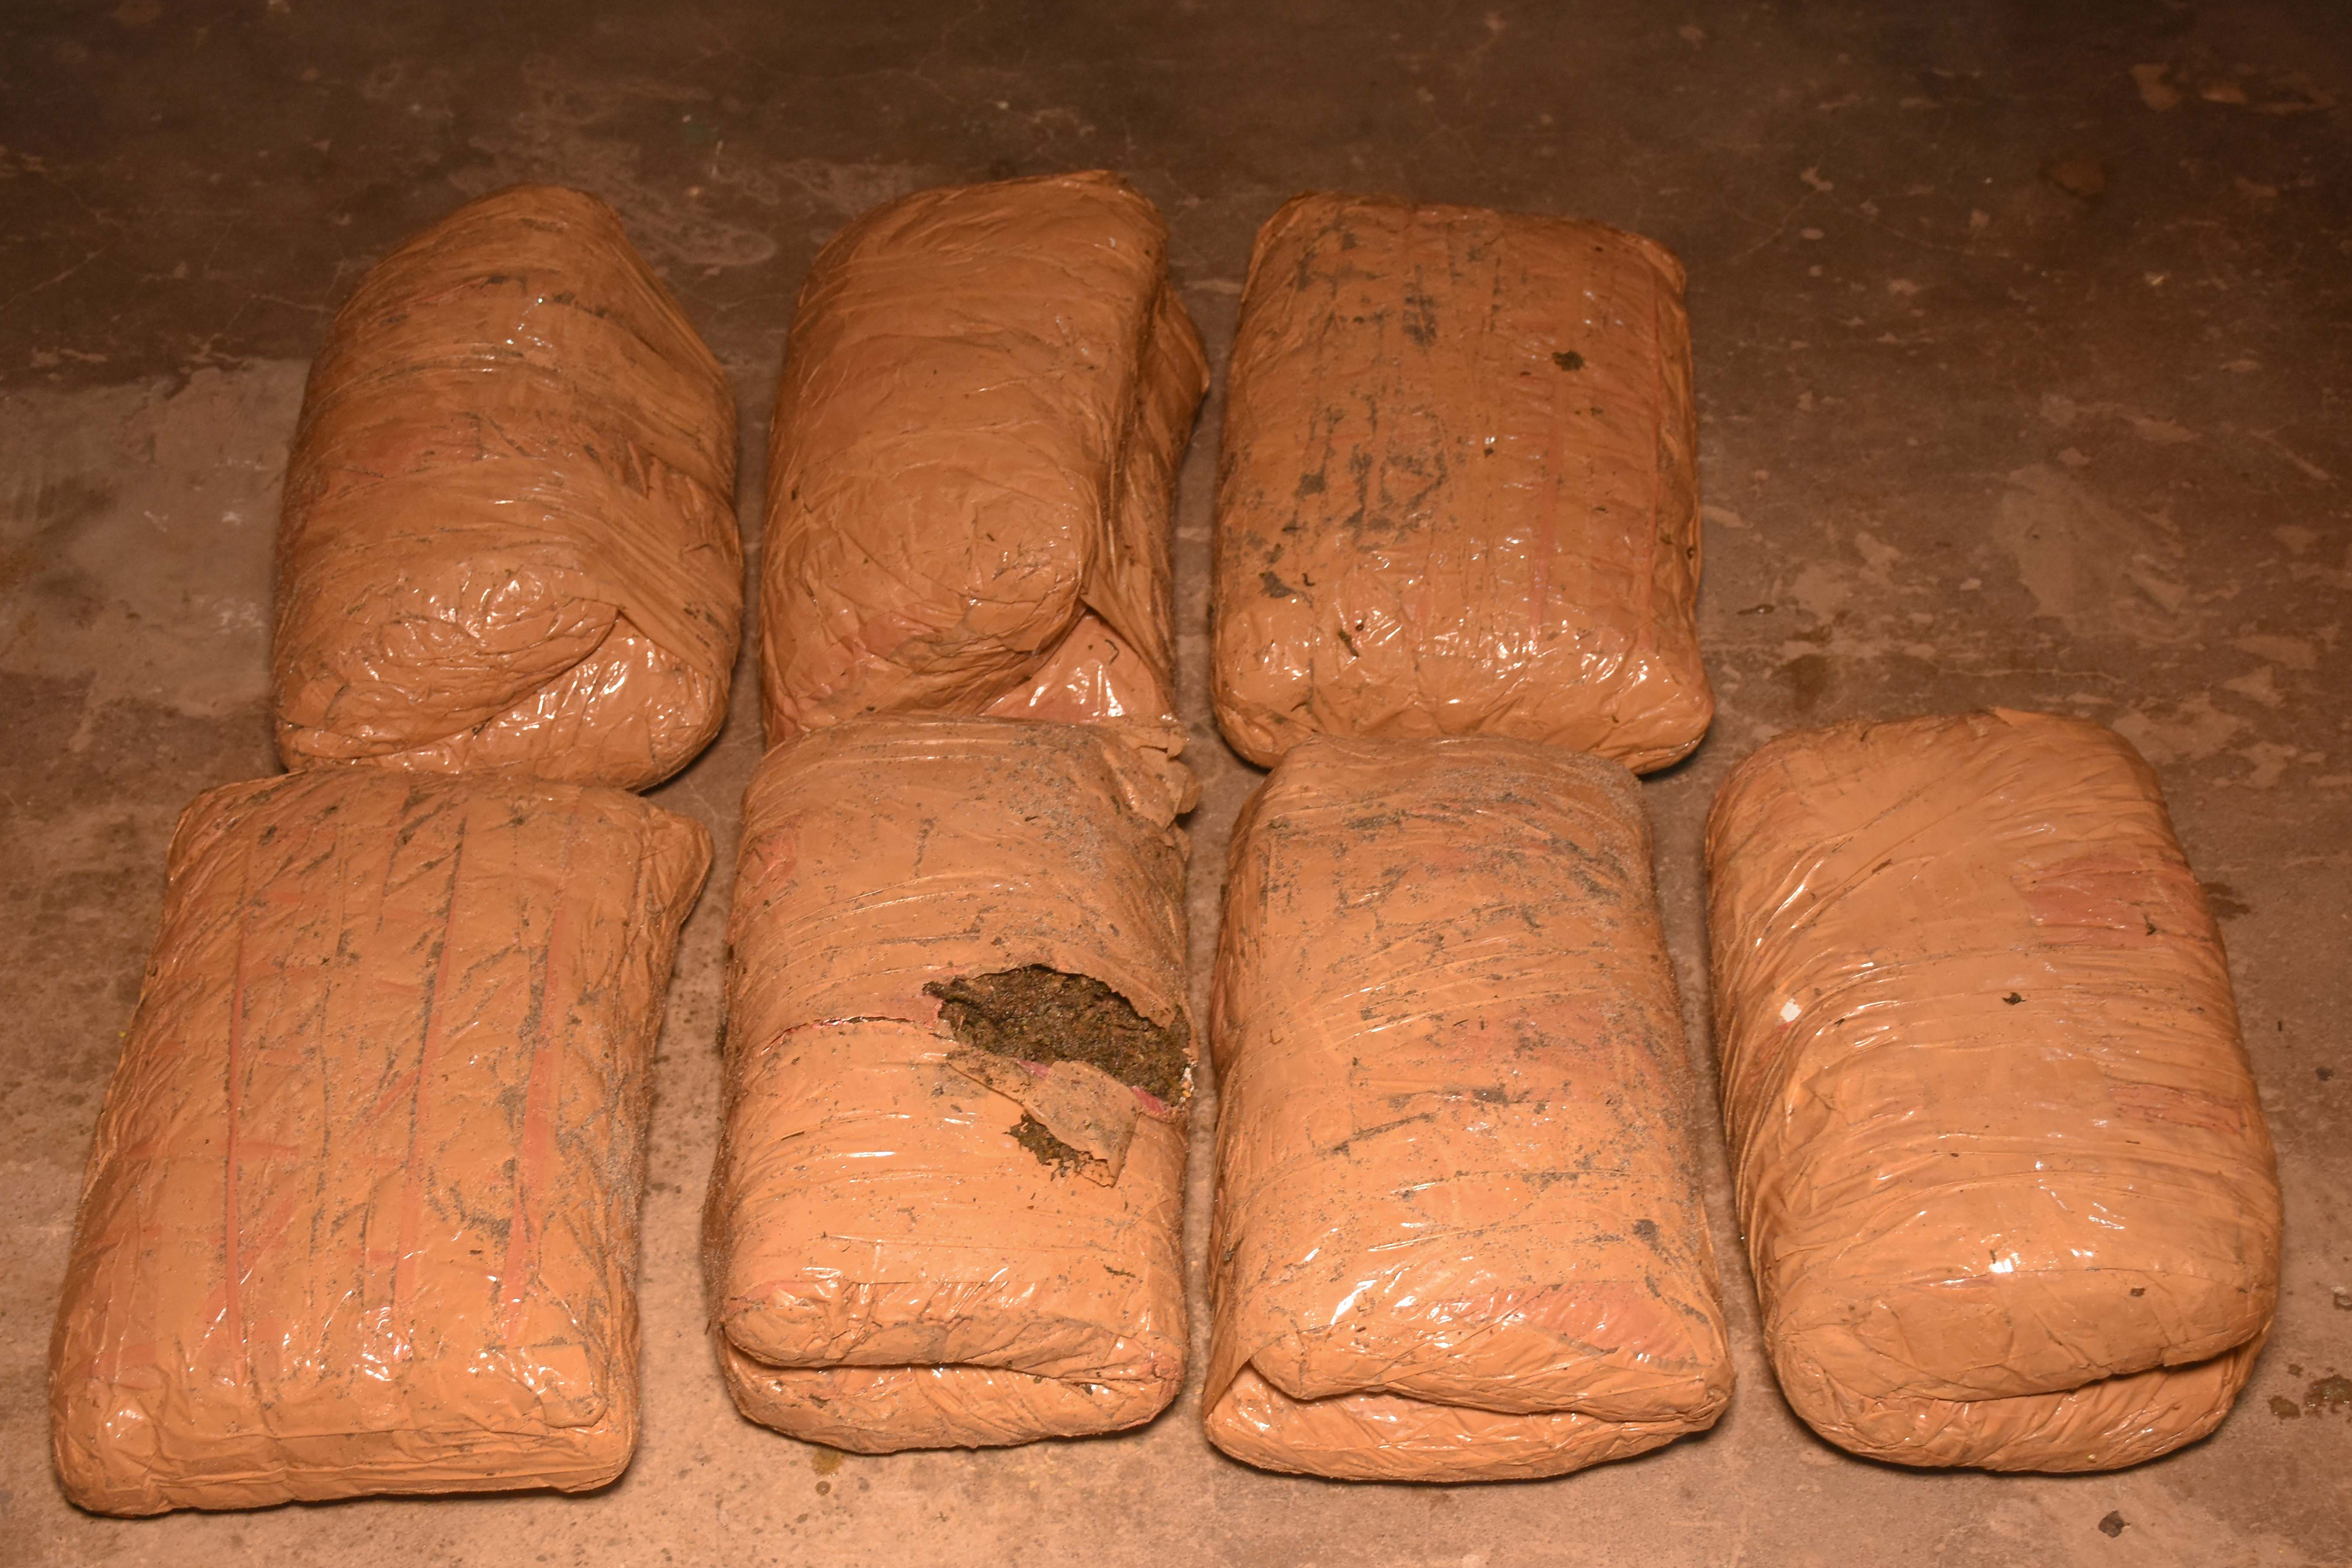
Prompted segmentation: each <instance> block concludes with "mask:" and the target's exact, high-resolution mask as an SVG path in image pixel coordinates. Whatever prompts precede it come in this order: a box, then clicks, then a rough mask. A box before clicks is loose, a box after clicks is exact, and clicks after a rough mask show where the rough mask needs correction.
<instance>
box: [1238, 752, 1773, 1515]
mask: <svg viewBox="0 0 2352 1568" xmlns="http://www.w3.org/2000/svg"><path fill="white" fill-rule="evenodd" d="M1212 1017H1213V1027H1214V1031H1215V1037H1214V1043H1215V1049H1216V1057H1217V1073H1218V1079H1217V1081H1218V1095H1219V1113H1218V1122H1217V1197H1216V1209H1215V1218H1214V1221H1213V1229H1212V1235H1211V1239H1210V1254H1209V1257H1210V1274H1211V1283H1212V1288H1213V1295H1214V1301H1215V1318H1214V1321H1213V1330H1212V1333H1211V1338H1210V1350H1209V1374H1208V1380H1207V1385H1206V1388H1205V1390H1204V1392H1203V1394H1202V1410H1203V1413H1204V1418H1205V1420H1206V1423H1207V1426H1208V1431H1209V1436H1210V1437H1211V1439H1212V1440H1213V1441H1214V1442H1215V1443H1216V1445H1217V1446H1218V1447H1221V1448H1223V1449H1224V1450H1225V1451H1226V1452H1227V1453H1229V1454H1232V1455H1234V1457H1235V1458H1242V1459H1246V1460H1248V1461H1249V1462H1251V1463H1252V1464H1255V1465H1261V1466H1265V1467H1266V1468H1272V1469H1281V1470H1303V1471H1307V1472H1311V1473H1313V1474H1317V1475H1325V1476H1338V1477H1346V1478H1352V1479H1384V1480H1431V1481H1466V1480H1493V1479H1508V1478H1519V1477H1532V1476H1550V1475H1559V1474H1562V1473H1564V1472H1566V1471H1569V1470H1574V1469H1579V1468H1583V1467H1585V1466H1587V1465H1593V1464H1599V1463H1601V1462H1602V1461H1604V1460H1609V1459H1618V1458H1625V1457H1627V1456H1629V1455H1633V1454H1638V1453H1641V1452H1643V1450H1645V1449H1649V1448H1654V1447H1658V1446H1659V1445H1660V1444H1663V1443H1667V1442H1670V1441H1672V1440H1673V1439H1674V1438H1675V1437H1678V1436H1683V1435H1684V1434H1685V1433H1689V1432H1696V1431H1699V1430H1702V1429H1704V1428H1706V1427H1707V1426H1712V1425H1713V1424H1714V1422H1715V1419H1716V1417H1717V1415H1719V1414H1720V1413H1721V1412H1722V1409H1723V1407H1724V1405H1725V1402H1726V1401H1727V1399H1728V1398H1729V1396H1730V1393H1731V1384H1732V1369H1731V1363H1730V1359H1729V1354H1728V1351H1727V1345H1726V1342H1725V1335H1724V1324H1723V1313H1722V1309H1721V1305H1720V1303H1719V1300H1718V1299H1717V1287H1716V1271H1715V1258H1714V1251H1713V1248H1712V1247H1711V1246H1710V1244H1709V1242H1708V1239H1707V1232H1706V1210H1705V1207H1704V1205H1703V1204H1702V1202H1701V1199H1700V1196H1699V1193H1698V1188H1697V1181H1696V1163H1695V1161H1694V1159H1693V1157H1692V1152H1691V1142H1690V1127H1691V1125H1692V1121H1693V1105H1692V1099H1693V1093H1694V1091H1693V1089H1692V1085H1691V1079H1690V1071H1689V1067H1688V1063H1687V1061H1686V1059H1685V1054H1684V1043H1683V1040H1684V1037H1683V1025H1682V1016H1681V1011H1680V1007H1679V1005H1678V1002H1677V998H1676V994H1675V981H1674V973H1673V970H1672V968H1671V967H1670V965H1669V964H1668V962H1667V959H1666V951H1665V945H1664V936H1663V934H1662V933H1661V931H1660V929H1659V923H1658V914H1657V907H1656V900H1655V896H1654V892H1653V890H1652V884H1651V879H1650V833H1649V826H1648V823H1647V820H1646V819H1645V818H1644V816H1643V811H1642V805H1641V800H1640V797H1639V786H1638V785H1636V784H1634V782H1633V778H1632V776H1631V775H1630V774H1629V773H1626V771H1625V770H1624V769H1623V768H1622V767H1621V766H1619V765H1618V764H1616V763H1611V762H1606V761H1603V760H1601V759H1600V758H1597V757H1593V756H1590V755H1585V754H1580V753H1577V752H1564V751H1559V750H1556V749H1553V748H1550V747H1546V746H1542V745H1538V744H1536V743H1534V742H1526V741H1517V740H1509V739H1505V738H1502V737H1484V736H1481V737H1466V738H1460V739H1450V740H1436V741H1368V740H1358V739H1341V738H1335V737H1310V738H1309V739H1307V740H1306V741H1303V742H1300V743H1299V745H1298V746H1297V747H1296V748H1295V749H1293V750H1292V751H1291V752H1290V753H1289V754H1288V755H1287V756H1286V758H1285V759H1284V760H1283V762H1282V763H1281V764H1280V765H1279V766H1278V767H1277V768H1276V770H1275V773H1274V776H1273V777H1272V778H1270V779H1269V780H1267V782H1266V784H1265V787H1264V788H1263V789H1262V790H1261V791H1260V792H1259V794H1258V795H1257V796H1256V798H1255V800H1253V801H1252V802H1251V803H1250V805H1249V806H1248V807H1247V808H1246V809H1245V810H1244V813H1243V815H1242V819H1241V821H1240V822H1239V823H1238V824H1237V825H1236V826H1235V827H1234V840H1233V857H1232V868H1231V876H1230V878H1229V879H1228V882H1227V886H1226V894H1225V922H1224V928H1223V933H1222V936H1221V939H1220V947H1219V952H1218V957H1217V981H1216V1001H1215V1003H1214V1005H1213V1014H1212Z"/></svg>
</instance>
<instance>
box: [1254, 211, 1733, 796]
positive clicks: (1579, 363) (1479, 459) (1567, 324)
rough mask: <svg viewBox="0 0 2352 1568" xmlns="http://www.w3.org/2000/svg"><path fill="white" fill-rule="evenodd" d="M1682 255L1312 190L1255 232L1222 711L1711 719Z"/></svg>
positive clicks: (1343, 721)
mask: <svg viewBox="0 0 2352 1568" xmlns="http://www.w3.org/2000/svg"><path fill="white" fill-rule="evenodd" d="M1682 294H1683V272H1682V268H1681V266H1680V265H1679V264H1678V263H1677V262H1676V261H1675V258H1673V257H1672V256H1670V255H1668V254H1667V253H1666V252H1665V251H1664V250H1663V249H1661V248H1659V247H1657V246H1656V245H1654V244H1652V243H1651V242H1650V241H1648V240H1646V239H1643V238H1640V237H1636V236H1633V235H1629V234H1623V233H1620V232H1619V231H1617V230H1615V229H1611V228H1604V227H1602V226H1600V225H1597V224H1590V223H1577V222H1571V221H1570V220H1568V219H1564V218H1552V217H1536V216H1520V215H1516V214H1505V213H1495V212H1486V211H1482V210H1480V209H1477V208H1474V207H1450V206H1414V205H1411V204H1410V203H1407V202H1404V201H1402V200H1398V199H1395V198H1391V197H1377V196H1347V195H1304V196H1300V197H1298V198H1297V200H1295V201H1293V202H1291V203H1290V204H1289V205H1287V206H1285V207H1284V208H1283V209H1282V210H1281V211H1280V212H1278V213H1276V215H1275V216H1274V217H1273V218H1272V219H1271V220H1270V221H1268V222H1267V224H1266V226H1265V227H1264V228H1263V229H1261V230H1260V231H1259V232H1258V237H1257V246H1256V250H1255V254H1254V255H1253V256H1252V258H1251V259H1250V269H1249V280H1248V284H1247V286H1246V288H1245V289H1244V294H1243V300H1242V317H1241V326H1240V330H1239V333H1238V335H1237V337H1236V339H1235V342H1234V353H1233V368H1232V371H1231V373H1230V376H1229V387H1228V391H1227V394H1226V402H1225V416H1224V448H1223V455H1222V457H1221V458H1220V460H1219V473H1218V481H1217V539H1216V583H1215V599H1216V626H1215V650H1214V655H1213V679H1214V693H1215V700H1216V709H1217V719H1218V721H1219V722H1220V723H1221V724H1222V725H1223V728H1224V732H1225V738H1226V739H1227V740H1228V741H1230V742H1233V745H1234V749H1235V750H1236V751H1238V752H1241V753H1242V754H1243V755H1244V756H1245V757H1247V758H1249V759H1250V761H1252V762H1254V763H1260V764H1261V765H1265V764H1271V763H1273V762H1274V761H1275V760H1276V758H1278V757H1280V756H1281V755H1282V753H1283V752H1286V751H1288V750H1289V749H1290V748H1291V747H1292V746H1293V745H1295V744H1297V742H1298V741H1299V740H1301V739H1302V738H1303V737H1305V736H1307V735H1308V734H1311V733H1314V732H1316V731H1328V732H1329V733H1333V734H1342V735H1376V736H1389V737H1407V736H1430V735H1440V734H1454V735H1459V734H1501V735H1516V736H1519V737H1522V738H1524V739H1528V740H1534V741H1545V742H1551V743H1552V744H1555V745H1560V746H1567V747H1570V748H1573V749H1575V750H1578V751H1589V752H1599V753H1600V754H1601V755H1602V756H1605V757H1612V758H1615V759H1616V760H1617V761H1619V762H1622V763H1625V764H1626V765H1627V766H1628V767H1631V768H1633V770H1634V771H1636V772H1639V773H1646V772H1649V771H1650V770H1652V769H1654V768H1661V767H1664V766H1665V765H1666V764H1667V763H1672V762H1674V761H1675V760H1676V759H1678V758H1680V757H1682V756H1684V755H1685V754H1686V753H1687V752H1689V751H1690V750H1691V749H1692V748H1693V747H1694V746H1696V745H1697V744H1698V742H1699V738H1700V737H1701V736H1702V735H1703V734H1704V733H1705V732H1706V726H1707V722H1708V721H1709V719H1710V718H1711V717H1712V716H1713V714H1714V710H1715V701H1714V698H1713V696H1712V695H1711V693H1710V692H1709V690H1708V688H1707V681H1706V671H1705V669H1704V668H1702V667H1701V665H1700V662H1699V651H1698V635H1697V627H1696V618H1695V617H1696V601H1697V593H1698V572H1699V517H1698V479H1697V474H1696V468H1695V466H1694V465H1695V453H1696V447H1697V423H1696V411H1695V405H1694V404H1693V402H1692V397H1691V357H1690V330H1689V326H1688V324H1687V322H1686V321H1685V317H1684V314H1683V304H1682Z"/></svg>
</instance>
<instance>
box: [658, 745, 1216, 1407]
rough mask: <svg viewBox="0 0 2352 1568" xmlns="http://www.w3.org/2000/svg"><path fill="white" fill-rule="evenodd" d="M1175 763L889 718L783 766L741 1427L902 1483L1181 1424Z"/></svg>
mask: <svg viewBox="0 0 2352 1568" xmlns="http://www.w3.org/2000/svg"><path fill="white" fill-rule="evenodd" d="M1166 744H1167V741H1166V738H1165V737H1163V736H1161V735H1160V732H1159V731H1154V730H1148V729H1141V728H1131V727H1129V726H1124V725H1114V726H1108V727H1097V726H1079V725H1066V724H1035V723H1024V722H1017V721H1008V720H1002V719H924V718H910V717H897V716H892V717H884V718H879V719H872V720H866V721H857V722H855V723H847V724H843V725H839V726H836V727H832V728H828V729H824V730H819V731H812V732H811V733H809V734H807V735H804V736H803V737H802V738H801V739H799V740H797V741H793V742H787V743H785V744H784V745H782V746H780V747H778V748H777V749H776V750H775V751H773V752H771V753H769V755H768V758H767V760H766V761H765V762H764V763H761V767H760V771H759V773H758V774H757V775H756V776H755V777H754V778H753V780H752V783H751V789H750V791H749V793H748V794H747V795H746V796H745V799H744V805H743V840H742V848H741V852H740V858H739V860H738V864H737V871H736V878H737V879H736V884H735V905H734V915H733V924H732V926H731V928H730V943H731V946H732V950H733V954H734V957H733V963H732V968H731V971H730V976H729V1015H728V1041H727V1081H728V1090H727V1110H726V1125H725V1131H724V1135H723V1138H722V1141H721V1143H720V1148H719V1162H718V1164H717V1167H716V1168H715V1170H714V1171H713V1173H712V1176H711V1190H710V1199H709V1208H708V1211H707V1213H706V1216H705V1222H704V1243H705V1247H706V1249H707V1258H706V1260H705V1270H704V1278H705V1279H706V1280H707V1281H708V1283H709V1289H710V1314H711V1322H712V1327H713V1331H714V1338H715V1339H716V1341H717V1344H718V1349H719V1360H720V1363H721V1364H722V1366H723V1368H724V1371H725V1374H726V1378H727V1383H728V1386H729V1389H730V1392H731V1393H732V1394H734V1397H735V1403H736V1405H737V1406H738V1407H739V1408H740V1409H741V1411H742V1412H743V1414H744V1415H748V1416H750V1417H751V1419H752V1420H754V1421H759V1422H761V1423H764V1424H765V1425H767V1426H773V1427H775V1428H777V1429H778V1430H780V1431H783V1432H788V1433H790V1434H792V1435H793V1436H796V1437H802V1438H806V1439H809V1440H811V1441H814V1442H821V1443H827V1444H831V1445H832V1446H834V1447H838V1448H849V1449H855V1450H857V1451H859V1452H863V1453H889V1452H892V1451H895V1450H898V1449H900V1448H916V1447H981V1446H987V1445H994V1444H1005V1443H1022V1442H1027V1441H1029V1440H1031V1439H1033V1438H1037V1437H1048V1436H1077V1435H1080V1434H1085V1433H1094V1432H1108V1431H1112V1430H1116V1429H1118V1428H1119V1427H1123V1426H1135V1425H1136V1424H1138V1423H1139V1422H1143V1421H1148V1420H1150V1418H1151V1416H1152V1415H1155V1414H1157V1413H1158V1412H1159V1411H1160V1408H1161V1407H1162V1406H1164V1405H1166V1404H1167V1403H1168V1401H1169V1400H1170V1399H1171V1397H1173V1396H1174V1394H1175V1393H1176V1389H1177V1386H1178V1384H1179V1383H1180V1382H1181V1378H1182V1374H1183V1357H1184V1268H1183V1258H1182V1257H1181V1252H1180V1249H1179V1209H1180V1203H1181V1187H1182V1181H1183V1172H1184V1144H1185V1124H1186V1105H1187V1100H1188V1099H1189V1096H1190V1092H1191V1066H1190V1064H1191V1060H1192V1054H1191V1042H1192V1029H1191V1025H1190V1022H1189V1019H1188V1017H1187V1015H1186V1009H1185V1003H1184V915H1183V888H1184V870H1183V846H1182V840H1181V837H1180V835H1179V834H1178V832H1177V830H1176V829H1175V828H1174V827H1173V826H1171V824H1172V821H1173V818H1174V817H1175V816H1176V815H1177V813H1178V812H1179V811H1180V810H1181V809H1183V808H1185V807H1187V806H1189V805H1190V804H1191V800H1190V789H1191V778H1190V775H1189V774H1188V773H1185V772H1184V770H1183V769H1182V767H1181V764H1179V763H1174V762H1173V761H1171V759H1170V757H1169V756H1168V754H1167V753H1166V752H1164V751H1162V750H1160V749H1157V747H1160V746H1164V745H1166Z"/></svg>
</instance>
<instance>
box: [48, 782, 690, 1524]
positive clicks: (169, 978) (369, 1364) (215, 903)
mask: <svg viewBox="0 0 2352 1568" xmlns="http://www.w3.org/2000/svg"><path fill="white" fill-rule="evenodd" d="M709 858H710V848H709V836H708V835H707V834H705V833H704V832H703V830H702V828H701V827H700V826H698V825H696V824H694V823H692V822H689V821H687V820H686V819H684V818H682V817H677V816H671V815H670V814H669V813H667V812H665V811H661V810H659V809H656V807H654V806H651V805H646V803H644V802H643V801H641V800H639V799H637V798H636V797H635V796H634V795H625V794H622V793H620V792H618V791H615V790H606V789H597V788H583V787H581V786H577V785H571V784H544V783H538V782H533V781H528V780H520V779H515V778H511V777H503V776H502V777H498V778H491V777H486V776H480V775H476V776H470V777H467V778H460V779H446V778H406V777H402V776H399V775H397V774H393V773H383V772H381V771H378V770H375V769H369V768H356V767H333V768H321V769H316V770H312V771H310V772H305V773H296V774H294V775H292V776H290V777H286V776H280V777H277V778H271V779H265V780H261V781H259V782H257V783H253V784H231V785H228V786H226V788H222V789H216V790H214V791H212V792H210V793H209V794H206V795H203V796H201V797H200V798H198V799H197V801H196V802H195V803H194V805H191V806H190V807H189V808H188V810H187V812H186V813H185V814H184V816H182V818H181V821H180V826H179V830H178V833H177V834H176V836H175V837H174V838H173V845H172V852H171V861H170V873H169V875H170V881H169V890H168V892H167V894H166V898H165V902H164V913H163V929H162V931H161V933H160V935H159V936H158V937H157V939H156V943H155V949H154V954H153V957H152V960H151V961H150V963H149V965H148V970H147V977H146V984H145V986H144V988H143V990H142V994H141V997H140V1004H139V1010H138V1014H137V1016H136V1017H135V1018H134V1020H133V1021H132V1024H131V1030H130V1033H129V1036H128V1037H127V1040H126V1043H125V1045H124V1047H123V1051H122V1058H121V1064H120V1066H119V1067H118V1068H116V1071H115V1076H114V1080H113V1083H112V1085H111V1086H110V1089H108V1092H107V1100H106V1107H105V1110H104V1111H103V1112H102V1113H101V1115H100V1119H99V1125H98V1135H97V1142H96V1145H95V1148H94V1149H93V1152H92V1153H91V1155H90V1163H89V1177H88V1181H87V1184H86V1186H85V1188H84V1195H83V1199H82V1205H81V1212H80V1218H79V1225H78V1226H77V1228H76V1233H75V1238H74V1245H73V1250H72V1254H71V1257H70V1260H69V1262H68V1268H67V1274H66V1285H65V1291H64V1298H63V1300H62V1303H61V1305H60V1308H59V1311H58V1324H57V1331H56V1337H55V1340H54V1342H53V1343H52V1347H51V1357H50V1368H51V1371H50V1410H51V1420H52V1434H53V1438H54V1443H55V1450H56V1458H57V1465H58V1473H59V1475H60V1476H61V1477H62V1478H63V1479H64V1481H65V1486H66V1490H67V1493H68V1496H70V1497H71V1498H72V1499H73V1500H74V1501H76V1502H77V1503H79V1504H80V1505H81V1506H83V1507H84V1508H89V1509H94V1510H100V1511H101V1512H107V1513H134V1514H135V1513H154V1512H158V1511H161V1510H165V1509H172V1508H251V1507H257V1506H261V1505H265V1504H269V1503H278V1502H285V1501H289V1500H297V1499H323V1498H338V1497H352V1496H357V1495H361V1494H364V1493H373V1492H444V1491H488V1490H511V1489H520V1488H530V1487H557V1488H561V1489H565V1490H580V1489H586V1488H590V1487H595V1486H601V1485H603V1484H604V1483H605V1482H606V1481H609V1480H611V1479H613V1478H614V1476H616V1475H618V1474H619V1473H620V1472H621V1470H622V1469H623V1468H624V1467H625V1466H626V1465H627V1463H628V1461H629V1456H630V1452H631V1450H632V1448H633V1447H634V1446H635V1440H636V1426H637V1415H636V1411H637V1318H636V1296H635V1289H636V1258H637V1201H638V1195H639V1192H640V1189H641V1188H642V1186H643V1162H644V1155H645V1134H646V1110H647V1102H648V1099H649V1095H650V1073H651V1068H650V1063H649V1058H650V1057H651V1054H652V1048H653V1037H654V1034H655V1032H656V1028H657V1027H658V1026H659V1024H660V1020H661V1006H662V996H663V993H664V991H665V989H666V987H667V984H668V981H669V971H670V961H671V956H672V952H673V951H674V948H675V944H676V942H677V930H678V927H679V924H680V923H681V922H682V921H684V919H685V918H686V915H687V912H688V909H689V908H690V907H691V905H692V904H693V901H694V898H695V895H696V893H697V892H698V890H699V889H700V887H701V884H702V879H703V876H704V873H705V872H706V871H707V869H708V868H709Z"/></svg>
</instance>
